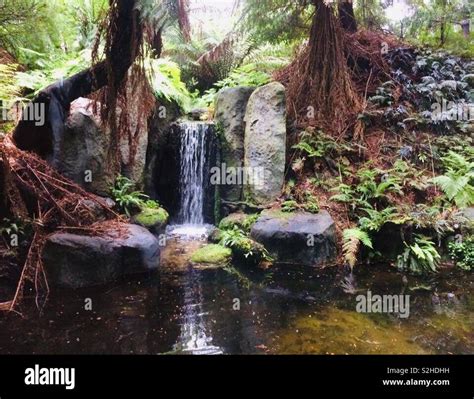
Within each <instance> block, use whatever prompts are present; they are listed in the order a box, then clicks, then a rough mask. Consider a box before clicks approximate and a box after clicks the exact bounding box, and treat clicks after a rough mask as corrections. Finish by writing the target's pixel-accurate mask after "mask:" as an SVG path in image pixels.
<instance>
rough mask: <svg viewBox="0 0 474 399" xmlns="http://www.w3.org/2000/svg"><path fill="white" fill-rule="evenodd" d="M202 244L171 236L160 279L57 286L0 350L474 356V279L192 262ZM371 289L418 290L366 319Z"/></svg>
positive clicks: (6, 321)
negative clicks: (406, 303) (402, 309)
mask: <svg viewBox="0 0 474 399" xmlns="http://www.w3.org/2000/svg"><path fill="white" fill-rule="evenodd" d="M201 245H203V243H202V242H200V241H193V240H189V239H186V240H182V239H180V238H176V237H175V238H172V239H170V240H169V242H168V245H167V247H166V249H165V250H164V251H163V254H162V265H161V269H160V271H159V272H158V273H156V274H155V275H152V276H145V277H142V278H140V279H135V280H133V281H126V282H120V283H116V284H115V285H112V286H109V287H105V288H104V287H98V288H94V289H87V290H80V291H75V292H73V293H71V292H70V291H67V292H61V291H59V292H58V291H56V292H55V293H54V295H51V298H50V299H49V301H48V302H47V305H46V307H45V308H44V311H43V313H42V314H41V315H39V314H38V312H37V311H35V309H31V310H29V311H28V312H27V313H24V314H23V318H21V317H19V316H18V315H9V316H8V317H4V318H3V319H1V320H0V353H3V354H6V353H14V354H19V353H21V354H31V353H33V354H86V353H87V354H90V353H93V354H96V353H98V354H372V353H373V354H430V353H440V354H444V353H474V319H473V314H474V285H473V283H474V279H473V277H472V275H463V274H459V273H457V272H456V273H455V272H449V273H443V274H439V275H436V276H433V277H430V278H424V279H421V278H414V277H411V276H407V277H405V278H404V276H403V275H402V274H399V273H397V272H396V271H391V270H390V269H389V268H388V267H387V266H385V267H382V266H380V267H374V266H364V267H360V268H359V269H357V270H355V271H354V274H353V276H350V275H349V274H348V273H347V272H344V271H342V270H341V269H338V268H330V269H326V270H316V269H311V268H302V267H289V266H285V265H281V266H277V267H274V268H272V269H271V270H268V271H265V272H264V271H251V270H249V269H245V268H243V267H240V266H229V267H226V268H224V269H223V268H216V267H204V266H193V265H191V263H190V262H189V255H190V253H191V252H192V251H193V250H194V249H196V248H198V247H199V246H201ZM348 276H349V278H348ZM368 290H370V291H371V292H372V293H373V294H380V295H382V294H394V293H405V294H408V295H410V314H409V317H407V318H402V317H398V316H397V315H396V314H377V313H370V314H368V313H358V312H357V311H356V297H357V294H358V293H367V291H368ZM87 303H89V304H91V310H86V309H90V308H89V307H87V306H85V305H86V304H87Z"/></svg>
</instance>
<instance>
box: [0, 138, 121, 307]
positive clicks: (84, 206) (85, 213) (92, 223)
mask: <svg viewBox="0 0 474 399" xmlns="http://www.w3.org/2000/svg"><path fill="white" fill-rule="evenodd" d="M0 162H1V165H2V167H3V176H4V187H2V189H3V192H4V194H5V196H6V200H7V206H8V209H9V212H10V213H11V215H12V216H13V217H15V218H18V219H22V220H26V219H28V215H33V216H34V217H33V219H34V220H33V231H34V235H33V241H32V243H31V245H30V248H29V251H28V255H27V258H26V261H25V263H24V265H23V269H22V272H21V276H20V278H19V281H18V285H17V289H16V293H15V295H14V297H13V299H12V300H10V301H8V302H4V303H0V310H4V311H5V310H7V311H13V310H15V309H16V307H17V306H18V304H19V303H20V301H21V299H22V298H23V292H24V287H25V284H27V283H29V284H31V285H32V286H33V287H34V290H35V292H36V301H37V306H38V307H40V304H39V298H40V295H42V294H47V293H48V292H49V287H48V282H47V279H46V274H45V271H44V268H43V263H42V260H41V255H42V252H43V248H44V245H45V243H46V241H47V238H48V235H49V234H51V232H53V231H58V230H61V231H74V232H75V233H79V234H84V235H100V234H101V233H103V232H104V225H103V224H102V225H99V224H96V223H97V222H98V221H107V220H108V221H111V222H119V221H120V217H119V216H118V215H117V214H116V213H115V212H113V211H112V210H111V209H110V208H109V207H108V206H107V204H105V203H104V202H103V200H101V199H100V198H98V197H96V196H94V195H92V194H90V193H88V192H86V191H85V190H83V189H82V188H81V187H80V186H78V185H77V184H75V183H73V182H71V181H69V180H68V179H66V178H64V177H63V176H62V175H60V174H59V173H58V172H56V171H55V170H54V169H53V168H51V167H50V166H49V165H48V164H47V162H46V161H44V160H42V159H40V158H39V157H38V156H36V155H33V154H31V153H27V152H24V151H21V150H19V149H18V148H17V147H15V145H14V144H13V143H12V142H11V140H10V139H9V138H7V139H5V140H4V141H3V143H0ZM117 227H119V224H118V223H117Z"/></svg>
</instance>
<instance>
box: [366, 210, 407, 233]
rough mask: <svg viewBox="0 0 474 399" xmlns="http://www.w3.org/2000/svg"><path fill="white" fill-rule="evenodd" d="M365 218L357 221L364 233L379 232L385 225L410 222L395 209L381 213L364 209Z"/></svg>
mask: <svg viewBox="0 0 474 399" xmlns="http://www.w3.org/2000/svg"><path fill="white" fill-rule="evenodd" d="M363 211H364V212H365V213H366V216H364V217H361V218H360V219H359V225H360V227H361V228H362V229H363V230H365V231H374V232H377V231H380V229H381V228H382V227H383V226H384V225H385V224H386V223H393V224H403V223H405V222H406V221H408V220H410V217H409V216H404V215H401V214H400V213H399V212H398V210H397V208H395V207H388V208H385V209H383V210H381V211H379V210H377V209H374V208H364V209H363Z"/></svg>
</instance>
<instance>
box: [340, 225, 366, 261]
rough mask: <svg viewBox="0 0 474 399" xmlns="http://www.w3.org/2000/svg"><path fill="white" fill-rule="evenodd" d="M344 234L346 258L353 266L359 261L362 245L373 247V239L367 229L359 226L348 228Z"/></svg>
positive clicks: (343, 248) (343, 247)
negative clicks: (364, 229) (358, 256)
mask: <svg viewBox="0 0 474 399" xmlns="http://www.w3.org/2000/svg"><path fill="white" fill-rule="evenodd" d="M342 236H343V239H344V244H343V246H342V250H343V253H344V259H345V260H346V262H347V263H348V264H349V266H350V267H351V268H353V267H354V266H355V265H356V263H357V255H358V253H359V249H360V245H361V244H363V245H364V246H366V247H367V248H370V249H373V245H372V240H371V239H370V237H369V235H368V234H367V233H366V232H365V231H363V230H361V229H358V228H352V229H346V230H344V232H343V233H342Z"/></svg>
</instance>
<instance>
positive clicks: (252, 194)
mask: <svg viewBox="0 0 474 399" xmlns="http://www.w3.org/2000/svg"><path fill="white" fill-rule="evenodd" d="M245 123H246V128H245V162H244V164H245V167H246V168H249V169H248V170H249V171H250V172H251V173H252V174H253V176H258V175H260V176H262V177H263V181H261V180H260V179H257V180H258V181H253V182H252V184H248V185H246V186H245V193H246V197H247V199H249V200H251V201H252V202H254V203H256V204H265V203H269V202H272V201H274V200H275V199H276V198H277V197H279V196H280V194H281V190H282V188H283V183H284V178H285V161H286V96H285V87H284V86H283V85H282V84H281V83H278V82H273V83H270V84H268V85H266V86H263V87H260V88H258V89H257V90H255V91H254V92H253V94H252V95H251V96H250V99H249V102H248V104H247V111H246V115H245Z"/></svg>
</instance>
